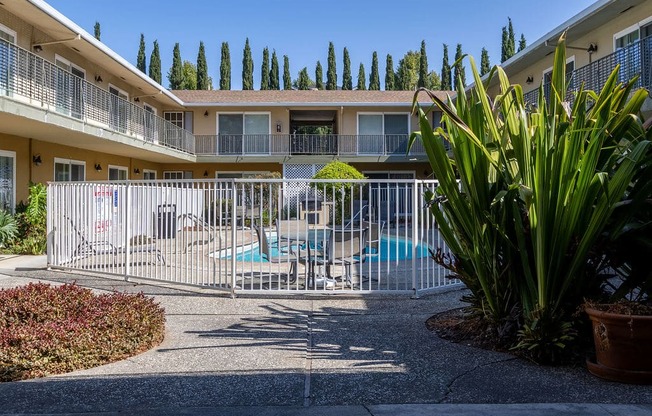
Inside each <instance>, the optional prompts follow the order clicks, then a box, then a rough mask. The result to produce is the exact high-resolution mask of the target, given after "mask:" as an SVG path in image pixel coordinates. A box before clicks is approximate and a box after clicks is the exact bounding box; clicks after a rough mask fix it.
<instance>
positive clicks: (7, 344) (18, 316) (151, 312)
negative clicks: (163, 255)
mask: <svg viewBox="0 0 652 416" xmlns="http://www.w3.org/2000/svg"><path fill="white" fill-rule="evenodd" d="M164 326H165V315H164V310H163V309H162V308H161V307H160V306H159V305H158V304H156V303H155V302H154V301H153V300H152V299H151V298H147V297H145V296H144V295H143V294H142V293H140V294H126V293H111V294H101V295H95V294H93V292H92V291H91V290H90V289H83V288H80V287H78V286H76V285H63V286H58V287H54V286H50V285H46V284H43V283H36V284H33V283H32V284H29V285H27V286H22V287H18V288H13V289H3V290H0V381H11V380H23V379H28V378H34V377H43V376H47V375H50V374H60V373H65V372H69V371H73V370H78V369H84V368H90V367H94V366H98V365H102V364H106V363H110V362H113V361H117V360H122V359H124V358H127V357H130V356H133V355H135V354H138V353H140V352H143V351H146V350H148V349H150V348H152V347H153V346H155V345H158V344H159V343H160V342H161V341H162V340H163V335H164V329H165V328H164Z"/></svg>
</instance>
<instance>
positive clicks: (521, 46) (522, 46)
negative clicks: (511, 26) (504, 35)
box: [518, 33, 527, 52]
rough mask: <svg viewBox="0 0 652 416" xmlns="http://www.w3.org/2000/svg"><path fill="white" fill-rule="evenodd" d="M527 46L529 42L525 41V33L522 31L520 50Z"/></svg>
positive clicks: (519, 43)
mask: <svg viewBox="0 0 652 416" xmlns="http://www.w3.org/2000/svg"><path fill="white" fill-rule="evenodd" d="M526 47H527V42H525V35H524V34H522V33H521V39H519V41H518V52H520V51H522V50H523V49H525V48H526Z"/></svg>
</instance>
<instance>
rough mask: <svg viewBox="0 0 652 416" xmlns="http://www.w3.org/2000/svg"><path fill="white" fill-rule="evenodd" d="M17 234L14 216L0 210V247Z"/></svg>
mask: <svg viewBox="0 0 652 416" xmlns="http://www.w3.org/2000/svg"><path fill="white" fill-rule="evenodd" d="M17 234H18V224H17V223H16V220H15V219H14V217H13V216H12V215H11V214H10V213H8V212H7V211H5V210H0V247H4V246H5V244H7V243H8V242H10V241H11V240H12V239H14V238H15V237H16V235H17Z"/></svg>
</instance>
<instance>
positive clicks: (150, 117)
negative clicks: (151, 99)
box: [143, 104, 158, 143]
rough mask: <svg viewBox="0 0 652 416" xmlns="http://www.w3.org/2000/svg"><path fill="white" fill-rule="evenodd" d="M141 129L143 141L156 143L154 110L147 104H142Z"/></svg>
mask: <svg viewBox="0 0 652 416" xmlns="http://www.w3.org/2000/svg"><path fill="white" fill-rule="evenodd" d="M143 110H145V111H144V112H143V117H144V118H145V119H144V120H143V127H144V134H145V140H147V141H152V142H155V143H158V138H157V137H156V124H155V123H156V109H155V108H154V107H152V106H151V105H149V104H143Z"/></svg>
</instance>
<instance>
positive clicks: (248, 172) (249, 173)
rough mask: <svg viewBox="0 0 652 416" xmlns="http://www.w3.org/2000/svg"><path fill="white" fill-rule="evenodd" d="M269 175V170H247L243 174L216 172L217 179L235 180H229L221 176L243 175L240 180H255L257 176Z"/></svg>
mask: <svg viewBox="0 0 652 416" xmlns="http://www.w3.org/2000/svg"><path fill="white" fill-rule="evenodd" d="M268 173H270V171H268V170H245V171H242V172H230V171H218V170H216V171H215V179H233V178H231V177H228V178H224V177H220V174H222V175H241V176H240V178H244V179H247V178H253V177H254V176H256V175H265V174H268ZM238 179H239V178H238Z"/></svg>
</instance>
